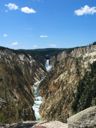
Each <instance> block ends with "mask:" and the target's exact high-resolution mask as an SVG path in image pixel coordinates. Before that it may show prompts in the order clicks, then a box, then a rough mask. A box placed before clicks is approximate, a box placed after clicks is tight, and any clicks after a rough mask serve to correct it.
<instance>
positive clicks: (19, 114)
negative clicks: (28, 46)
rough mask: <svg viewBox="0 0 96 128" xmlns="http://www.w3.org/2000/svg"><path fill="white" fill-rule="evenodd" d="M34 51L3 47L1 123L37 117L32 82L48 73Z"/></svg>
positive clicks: (0, 56)
mask: <svg viewBox="0 0 96 128" xmlns="http://www.w3.org/2000/svg"><path fill="white" fill-rule="evenodd" d="M42 67H43V66H42V64H40V63H38V62H37V61H36V60H35V59H34V58H33V57H32V56H31V55H30V54H24V53H18V52H16V51H14V50H10V49H6V48H5V49H0V122H4V123H12V122H18V121H20V120H35V116H34V111H33V109H32V106H33V104H34V95H33V92H32V85H33V84H34V82H36V81H37V80H40V79H41V77H42V76H44V74H45V71H44V69H43V68H42Z"/></svg>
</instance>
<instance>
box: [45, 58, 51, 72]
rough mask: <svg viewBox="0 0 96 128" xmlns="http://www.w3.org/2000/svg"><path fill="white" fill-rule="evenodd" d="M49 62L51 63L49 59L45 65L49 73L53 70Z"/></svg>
mask: <svg viewBox="0 0 96 128" xmlns="http://www.w3.org/2000/svg"><path fill="white" fill-rule="evenodd" d="M49 62H50V61H49V59H47V60H46V63H45V68H46V70H47V72H49V71H50V70H51V68H52V65H50V63H49Z"/></svg>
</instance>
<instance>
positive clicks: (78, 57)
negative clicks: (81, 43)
mask: <svg viewBox="0 0 96 128" xmlns="http://www.w3.org/2000/svg"><path fill="white" fill-rule="evenodd" d="M52 59H53V62H52V64H53V69H52V70H51V72H49V74H48V75H47V77H46V79H45V80H44V81H43V82H42V84H41V85H40V93H41V96H42V97H43V99H44V100H43V103H42V105H41V108H40V113H41V116H42V118H43V119H45V120H48V121H52V120H59V121H62V122H67V118H69V117H70V116H72V115H73V114H75V113H77V112H79V111H81V110H84V109H86V108H88V107H90V106H93V105H96V45H90V46H86V47H82V48H75V49H73V50H72V51H63V52H62V53H60V54H58V55H57V56H54V57H52V58H51V61H52Z"/></svg>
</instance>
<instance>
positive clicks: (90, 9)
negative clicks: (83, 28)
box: [74, 5, 96, 16]
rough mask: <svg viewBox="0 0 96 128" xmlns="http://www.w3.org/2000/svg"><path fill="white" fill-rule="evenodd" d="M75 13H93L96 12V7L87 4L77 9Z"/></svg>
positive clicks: (81, 14)
mask: <svg viewBox="0 0 96 128" xmlns="http://www.w3.org/2000/svg"><path fill="white" fill-rule="evenodd" d="M74 13H75V14H76V15H77V16H83V15H87V14H89V15H92V14H95V13H96V7H89V6H88V5H85V6H84V7H81V8H80V9H77V10H75V11H74Z"/></svg>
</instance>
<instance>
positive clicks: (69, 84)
mask: <svg viewBox="0 0 96 128" xmlns="http://www.w3.org/2000/svg"><path fill="white" fill-rule="evenodd" d="M94 105H96V43H93V44H90V45H88V46H84V47H76V48H70V49H37V50H12V49H8V48H4V47H0V122H2V123H13V122H19V121H22V120H23V121H27V120H32V121H35V120H38V119H39V120H47V121H55V120H57V121H61V122H63V123H66V122H67V119H68V118H69V117H71V116H72V115H74V114H76V113H78V112H80V111H82V110H84V109H86V108H88V107H90V106H94ZM36 108H37V109H36ZM38 114H39V115H38ZM36 115H37V116H36Z"/></svg>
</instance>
